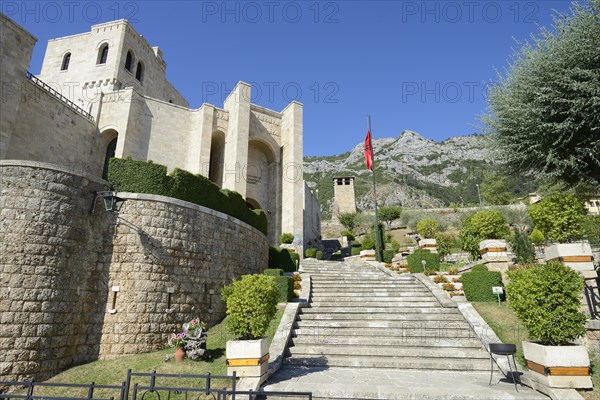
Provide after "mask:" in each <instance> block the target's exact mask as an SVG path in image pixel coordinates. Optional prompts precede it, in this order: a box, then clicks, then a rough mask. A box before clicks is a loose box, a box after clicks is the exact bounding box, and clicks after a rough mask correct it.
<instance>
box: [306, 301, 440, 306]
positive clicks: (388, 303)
mask: <svg viewBox="0 0 600 400" xmlns="http://www.w3.org/2000/svg"><path fill="white" fill-rule="evenodd" d="M342 304H344V303H339V302H335V301H331V300H326V301H311V303H310V305H311V307H336V306H340V305H342ZM346 305H348V304H347V303H346ZM439 305H440V303H438V302H437V300H435V299H432V300H431V301H412V302H410V301H400V300H396V301H387V300H385V301H384V300H381V301H365V302H362V303H360V306H362V307H366V308H368V307H378V306H383V307H387V308H397V307H407V308H411V307H435V306H439Z"/></svg>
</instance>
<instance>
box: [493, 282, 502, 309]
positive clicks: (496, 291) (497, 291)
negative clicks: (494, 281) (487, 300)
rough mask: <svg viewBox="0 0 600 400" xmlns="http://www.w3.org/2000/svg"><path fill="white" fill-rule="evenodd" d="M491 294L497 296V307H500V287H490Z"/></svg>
mask: <svg viewBox="0 0 600 400" xmlns="http://www.w3.org/2000/svg"><path fill="white" fill-rule="evenodd" d="M492 293H494V294H495V295H496V296H498V305H500V295H501V294H502V293H504V289H503V288H502V286H492Z"/></svg>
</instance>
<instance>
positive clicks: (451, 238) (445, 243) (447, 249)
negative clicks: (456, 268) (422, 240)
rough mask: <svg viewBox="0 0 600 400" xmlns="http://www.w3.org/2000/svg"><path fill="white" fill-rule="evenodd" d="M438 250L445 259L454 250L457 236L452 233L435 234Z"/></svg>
mask: <svg viewBox="0 0 600 400" xmlns="http://www.w3.org/2000/svg"><path fill="white" fill-rule="evenodd" d="M435 241H436V248H437V252H438V254H439V255H440V258H441V259H442V260H443V259H445V257H446V256H447V255H449V254H450V253H451V252H452V249H453V248H454V245H455V244H456V236H455V235H453V234H452V233H438V234H437V235H435Z"/></svg>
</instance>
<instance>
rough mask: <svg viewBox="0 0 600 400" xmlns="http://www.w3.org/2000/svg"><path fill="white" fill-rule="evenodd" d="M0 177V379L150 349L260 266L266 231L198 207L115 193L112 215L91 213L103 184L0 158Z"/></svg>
mask: <svg viewBox="0 0 600 400" xmlns="http://www.w3.org/2000/svg"><path fill="white" fill-rule="evenodd" d="M0 180H1V181H0V185H1V186H0V187H1V188H2V190H1V192H0V315H1V316H0V318H1V320H0V354H2V355H3V357H2V358H1V359H0V380H12V379H20V380H23V379H30V378H35V379H45V378H47V377H49V376H52V375H53V374H55V373H57V372H58V371H60V370H62V369H64V368H67V367H69V366H71V365H73V364H78V363H83V362H87V361H90V360H93V359H97V358H104V357H113V356H117V355H120V354H129V353H138V352H143V351H151V350H155V349H158V348H160V347H162V346H163V345H164V344H165V343H166V340H167V338H168V335H169V334H170V333H171V332H174V331H176V330H179V329H180V326H181V323H183V322H185V321H186V320H189V319H191V318H193V317H199V318H201V319H203V320H205V321H207V322H208V323H209V324H213V323H215V322H217V321H218V320H220V319H221V318H222V317H223V316H224V311H225V310H224V305H223V303H222V301H221V299H220V291H221V287H222V286H223V285H225V284H227V283H229V282H231V281H232V280H233V279H234V278H236V277H238V276H240V275H242V274H246V273H256V272H259V271H261V270H262V269H263V268H264V266H266V265H267V254H268V244H267V240H266V238H265V237H264V235H262V233H260V232H259V231H257V230H256V229H255V228H253V227H250V226H249V225H246V224H245V223H243V222H241V221H238V220H236V219H234V218H232V217H230V216H227V215H224V214H221V213H218V212H216V211H213V210H209V209H206V208H204V207H200V206H197V205H194V204H190V203H187V202H183V201H179V200H175V199H171V198H166V197H161V196H151V195H141V194H123V195H122V197H124V198H126V199H127V200H126V201H125V203H124V205H123V207H122V209H121V212H120V213H119V214H118V215H117V214H112V213H109V212H106V211H105V210H104V209H103V207H102V204H101V203H102V200H98V204H97V206H98V207H97V209H96V212H95V213H94V214H90V213H89V211H88V210H89V207H90V205H91V202H92V198H93V193H92V192H93V191H95V190H104V189H105V188H106V187H107V183H106V182H105V181H102V180H101V179H99V178H96V177H94V176H92V175H88V174H86V173H84V172H76V171H72V170H68V169H65V168H60V167H56V166H54V165H51V164H42V163H34V162H24V161H18V162H17V161H0ZM120 195H121V194H120ZM117 287H118V288H117ZM113 290H118V292H115V291H113ZM170 291H172V293H169V292H170ZM115 293H116V302H114V307H113V300H114V296H115ZM169 296H170V304H168V303H169ZM168 307H169V308H168Z"/></svg>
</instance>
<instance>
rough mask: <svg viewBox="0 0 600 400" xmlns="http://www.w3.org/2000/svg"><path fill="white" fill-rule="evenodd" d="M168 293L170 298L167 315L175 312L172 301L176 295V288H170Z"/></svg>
mask: <svg viewBox="0 0 600 400" xmlns="http://www.w3.org/2000/svg"><path fill="white" fill-rule="evenodd" d="M167 293H168V295H167V296H168V297H167V309H166V310H165V312H166V313H167V314H171V313H172V312H173V309H172V308H171V300H172V298H173V293H175V288H174V287H168V288H167Z"/></svg>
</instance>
